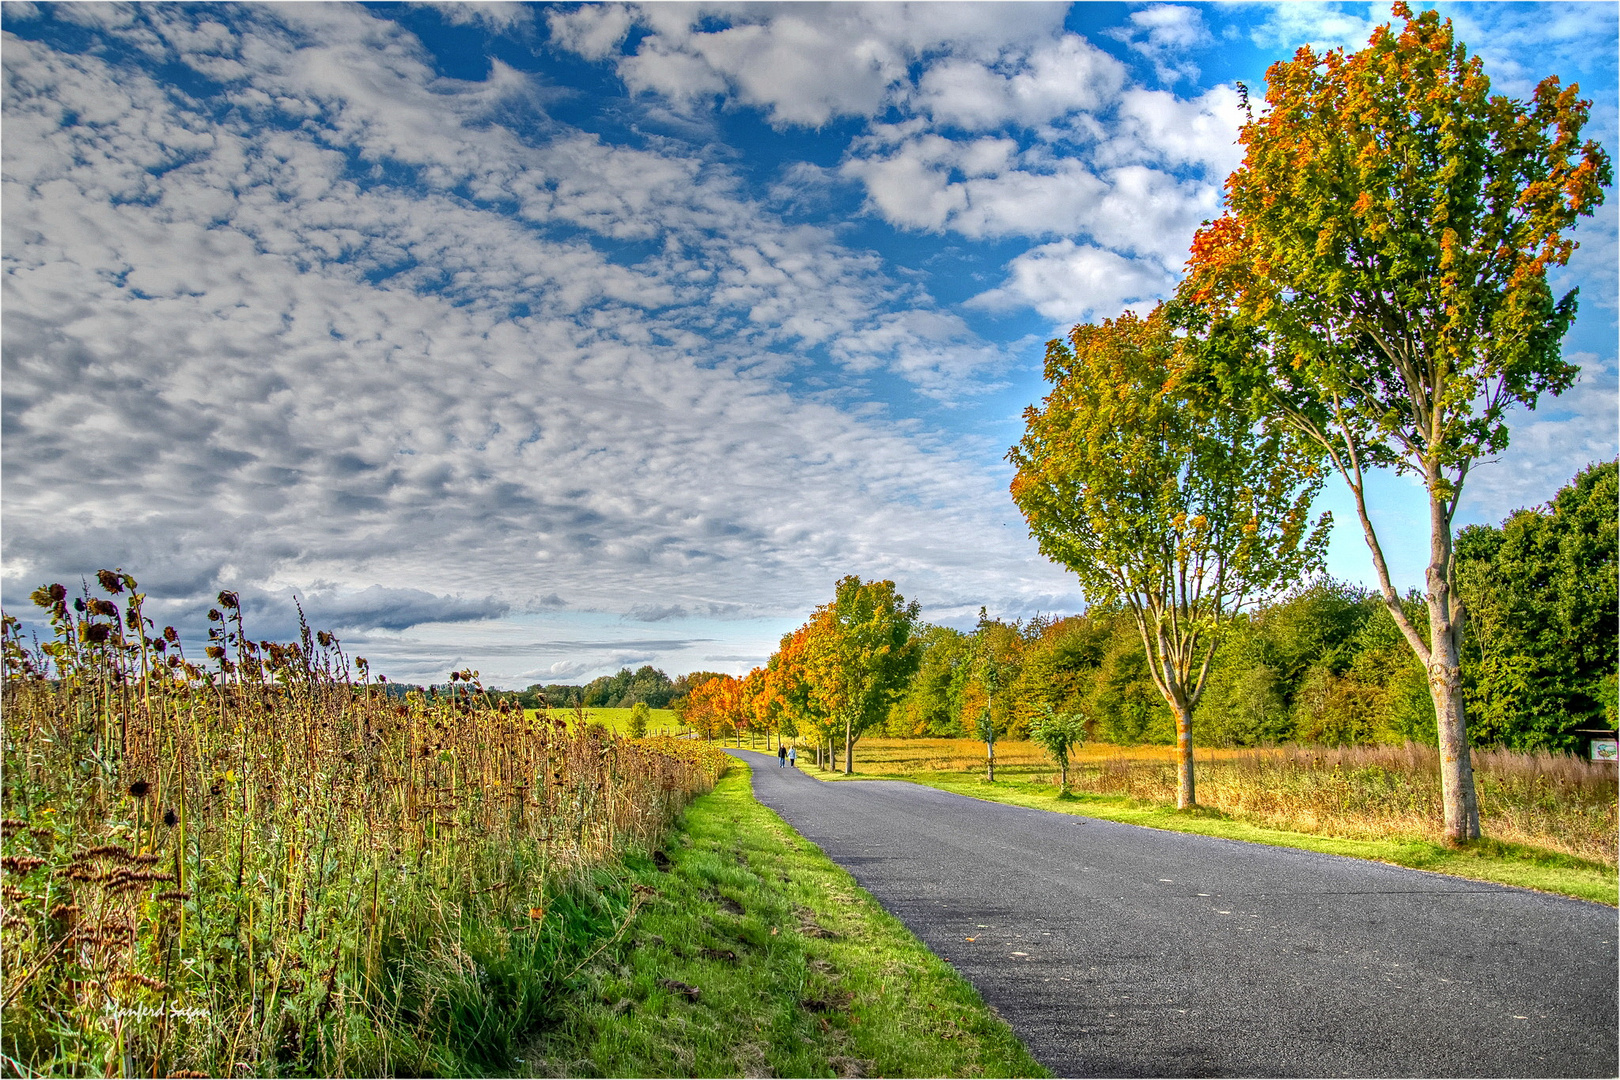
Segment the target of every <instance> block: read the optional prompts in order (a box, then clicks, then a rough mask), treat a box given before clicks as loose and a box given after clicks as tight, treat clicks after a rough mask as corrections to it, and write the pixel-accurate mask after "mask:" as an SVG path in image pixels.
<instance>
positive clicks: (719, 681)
mask: <svg viewBox="0 0 1620 1080" xmlns="http://www.w3.org/2000/svg"><path fill="white" fill-rule="evenodd" d="M736 704H737V680H736V679H734V678H733V677H731V676H730V675H711V677H710V678H708V679H705V680H704V681H703V682H701V683H698V684H697V685H696V686H694V687H693V688H692V689H691V690H690V691H689V692H688V693H687V695H686V702H685V705H684V707H683V710H682V713H681V720H682V722H683V723H685V724H687V725H688V726H690V727H693V728H696V729H697V730H698V731H700V732H702V733H703V737H704V738H705V739H713V738H714V737H715V736H716V735H720V736H722V737H724V735H725V732H726V729H727V728H728V727H734V726H735V724H736V721H737V716H736Z"/></svg>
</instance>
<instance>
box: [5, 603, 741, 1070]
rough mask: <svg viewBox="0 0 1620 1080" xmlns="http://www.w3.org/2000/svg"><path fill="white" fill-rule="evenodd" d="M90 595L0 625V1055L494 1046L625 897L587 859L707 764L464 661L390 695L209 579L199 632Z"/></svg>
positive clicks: (689, 751) (545, 1010)
mask: <svg viewBox="0 0 1620 1080" xmlns="http://www.w3.org/2000/svg"><path fill="white" fill-rule="evenodd" d="M97 580H98V582H99V584H100V588H101V592H102V593H104V594H105V595H101V596H90V595H88V591H87V592H86V594H85V595H82V596H80V597H78V598H77V599H72V598H70V597H69V595H68V593H67V591H66V590H65V589H63V588H62V587H61V586H59V585H53V586H49V587H47V588H43V589H41V590H39V591H37V592H36V593H35V594H34V600H35V602H36V603H37V604H38V605H39V606H40V607H42V608H44V609H45V610H46V612H47V613H48V617H49V619H50V621H51V624H52V626H53V627H54V631H55V634H54V638H53V639H52V640H50V641H47V642H45V643H43V644H39V645H35V644H34V643H32V642H25V641H23V640H22V639H21V636H20V634H19V624H18V623H17V621H16V620H15V619H14V618H12V617H10V616H7V617H6V618H5V628H4V629H5V633H4V666H5V683H4V691H3V693H4V700H3V705H4V806H3V808H4V822H3V830H4V849H3V859H0V866H3V893H4V930H5V932H4V935H3V939H0V940H3V946H0V948H3V952H0V961H3V965H4V978H3V981H0V986H3V1008H4V1016H3V1021H4V1022H3V1028H0V1055H3V1058H0V1071H4V1072H5V1073H7V1074H12V1075H20V1074H26V1073H30V1072H47V1073H72V1074H80V1073H91V1072H94V1073H100V1074H103V1075H126V1076H133V1075H148V1076H154V1075H155V1076H165V1075H193V1076H202V1075H209V1076H240V1075H324V1076H339V1075H356V1074H359V1075H380V1074H397V1073H414V1074H424V1073H466V1072H469V1071H488V1070H498V1069H502V1068H506V1067H509V1063H510V1057H511V1054H512V1052H513V1048H514V1046H516V1045H517V1043H518V1041H519V1040H521V1039H523V1038H525V1037H527V1033H528V1032H530V1031H532V1030H533V1028H534V1027H535V1026H536V1024H539V1023H542V1022H543V1021H544V1020H545V1018H546V1017H547V1016H548V1015H549V1012H550V1011H551V1010H553V1009H554V1008H556V1007H557V1003H558V995H559V993H560V987H561V986H562V985H563V984H564V983H566V982H567V980H568V979H569V978H571V977H572V976H573V974H574V973H577V972H578V971H579V969H580V967H581V966H582V965H583V964H585V963H586V962H587V961H588V960H589V959H590V953H589V951H588V950H589V948H590V943H591V942H595V941H606V940H611V937H612V935H613V934H614V933H615V932H617V930H618V929H622V927H623V926H624V925H625V924H626V923H628V921H629V920H630V918H631V917H632V916H633V915H634V912H635V908H636V903H637V902H639V897H640V894H636V898H637V899H636V901H633V902H632V903H631V904H630V905H629V907H628V909H626V910H606V909H605V908H604V907H603V903H602V899H601V898H602V895H603V894H602V892H601V891H600V890H596V889H592V888H588V887H586V886H587V884H588V883H589V880H590V877H591V875H592V874H593V873H596V872H599V870H598V868H599V867H600V866H602V865H603V864H604V863H606V862H607V861H608V860H610V859H612V858H613V857H614V856H615V855H616V854H617V853H620V852H623V851H625V850H628V849H633V848H637V847H645V846H648V845H649V844H650V843H651V842H653V841H655V840H656V839H657V837H658V836H659V835H661V834H662V833H663V831H664V830H665V829H666V828H667V827H668V825H669V824H670V822H671V821H672V820H673V819H674V818H675V815H676V814H677V813H679V811H680V810H681V808H682V807H683V806H684V805H685V804H686V802H687V801H688V800H689V799H691V798H692V797H693V796H694V795H696V794H700V793H702V792H705V791H708V790H710V789H711V788H712V787H713V785H714V782H715V780H716V779H717V777H718V776H719V775H720V773H721V772H723V771H724V769H725V760H726V759H725V758H724V755H723V754H721V753H720V751H718V750H717V749H715V748H713V747H710V746H708V745H706V744H703V743H700V742H694V741H691V740H674V739H643V740H627V739H619V738H615V737H612V736H611V735H608V736H606V737H604V736H603V733H602V732H601V731H600V729H598V730H596V731H580V730H572V729H570V727H569V726H568V725H567V724H566V723H565V722H563V721H562V720H561V719H558V718H551V717H536V716H534V715H533V714H532V713H530V714H526V713H525V712H524V711H523V710H521V709H519V708H516V707H509V706H502V705H499V704H496V703H495V702H494V701H493V699H492V698H491V697H490V696H489V695H486V694H485V693H484V691H483V689H482V687H481V686H480V684H479V682H478V680H477V678H476V675H475V674H474V673H472V672H458V673H456V674H455V675H453V676H452V677H451V684H450V690H449V692H448V693H430V694H425V695H424V694H421V693H416V692H412V693H410V694H407V695H397V694H395V693H391V692H389V689H390V688H388V687H387V686H386V684H385V683H384V682H383V680H373V679H371V678H370V676H369V673H368V670H367V665H366V662H365V661H364V660H363V659H360V658H350V657H348V656H347V655H345V653H344V651H343V649H342V647H341V645H340V643H339V642H338V641H337V640H336V639H334V638H332V637H331V636H330V635H328V634H326V633H324V632H323V633H312V632H311V631H310V630H309V628H308V627H307V626H306V627H304V628H303V631H302V633H301V635H300V637H299V639H298V640H296V641H292V642H286V643H278V642H270V641H255V640H254V639H253V638H252V637H251V636H250V635H249V633H248V630H247V627H246V626H245V625H244V620H243V617H242V612H241V608H240V605H239V604H238V602H237V598H236V597H235V596H234V595H233V594H231V593H228V592H227V593H221V594H220V596H219V606H218V608H216V609H214V610H213V611H211V612H210V613H209V618H210V621H211V625H212V626H213V628H214V629H213V630H212V631H211V635H210V636H211V643H210V644H209V646H208V647H207V654H208V655H207V658H206V660H201V659H198V660H193V659H192V658H190V657H187V656H186V655H185V653H184V650H183V648H182V646H181V643H180V639H179V635H178V634H176V633H175V632H174V631H173V630H172V629H168V628H166V629H164V630H163V631H161V632H159V631H157V629H156V628H155V627H154V626H153V624H152V623H151V622H150V621H149V620H147V619H146V618H145V617H144V616H143V615H142V613H141V605H142V600H143V597H142V594H140V593H139V592H137V591H136V583H135V582H134V580H133V579H131V578H130V577H129V576H128V575H124V574H121V573H116V572H109V571H102V572H101V573H100V574H99V575H98V576H97Z"/></svg>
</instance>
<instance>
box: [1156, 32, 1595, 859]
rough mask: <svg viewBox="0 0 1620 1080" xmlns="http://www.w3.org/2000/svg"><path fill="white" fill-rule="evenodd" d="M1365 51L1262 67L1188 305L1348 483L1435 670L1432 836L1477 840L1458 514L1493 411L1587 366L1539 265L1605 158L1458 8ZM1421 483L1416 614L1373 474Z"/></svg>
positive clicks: (1394, 603) (1391, 593) (1562, 95)
mask: <svg viewBox="0 0 1620 1080" xmlns="http://www.w3.org/2000/svg"><path fill="white" fill-rule="evenodd" d="M1394 13H1395V15H1396V16H1398V17H1399V18H1400V19H1402V20H1404V26H1403V27H1402V28H1401V29H1399V30H1395V29H1393V28H1392V27H1391V26H1384V27H1380V28H1379V29H1378V30H1376V31H1375V32H1374V33H1373V35H1372V38H1371V40H1370V41H1369V43H1368V45H1367V46H1366V48H1364V49H1361V50H1360V51H1357V52H1354V53H1346V52H1345V51H1343V50H1335V51H1330V52H1325V53H1317V52H1313V51H1312V50H1311V49H1309V48H1302V49H1300V50H1299V52H1298V53H1297V54H1296V55H1295V57H1294V59H1293V60H1291V61H1288V62H1283V63H1277V64H1274V65H1272V67H1271V68H1270V70H1269V71H1268V72H1267V74H1266V107H1265V108H1264V110H1262V111H1261V112H1260V113H1259V114H1258V115H1254V114H1252V113H1251V115H1250V116H1249V118H1248V121H1247V123H1245V125H1244V126H1243V129H1242V134H1241V137H1240V138H1241V142H1242V144H1243V146H1244V149H1245V157H1244V161H1243V164H1242V166H1241V167H1240V168H1239V169H1238V170H1237V171H1236V172H1235V173H1233V174H1232V176H1231V177H1230V178H1229V179H1228V181H1227V211H1226V213H1225V215H1224V216H1223V217H1221V218H1220V219H1219V220H1217V221H1215V222H1213V223H1212V224H1210V225H1207V226H1206V227H1205V228H1204V229H1203V230H1202V231H1201V232H1200V233H1199V234H1198V237H1197V239H1196V240H1195V242H1194V245H1193V250H1192V256H1191V259H1190V261H1189V264H1188V275H1187V278H1186V279H1185V281H1184V283H1183V287H1182V290H1181V293H1180V297H1179V299H1180V300H1181V301H1182V302H1183V303H1186V304H1188V305H1189V306H1192V307H1195V308H1196V309H1199V310H1201V311H1202V312H1203V313H1204V315H1205V316H1206V317H1207V318H1208V320H1209V324H1208V325H1209V326H1210V327H1211V328H1212V330H1213V331H1214V332H1215V333H1217V334H1219V333H1223V332H1224V333H1229V334H1231V335H1233V336H1234V338H1235V339H1237V340H1239V341H1241V342H1242V344H1243V345H1244V348H1242V349H1241V350H1227V353H1228V355H1230V354H1232V353H1234V352H1236V353H1241V355H1243V357H1244V358H1245V359H1244V360H1243V361H1242V362H1240V363H1237V364H1234V365H1232V367H1231V368H1229V369H1228V370H1227V372H1226V374H1227V376H1228V377H1229V378H1230V379H1231V380H1232V381H1233V382H1234V383H1235V384H1237V385H1238V386H1239V387H1240V388H1241V389H1242V390H1243V391H1244V392H1246V393H1249V394H1252V395H1254V396H1255V397H1256V398H1257V399H1258V400H1261V401H1263V402H1264V403H1265V405H1266V407H1267V408H1268V410H1269V411H1270V412H1271V413H1272V415H1274V416H1275V417H1278V418H1281V419H1283V420H1286V421H1287V422H1288V423H1290V424H1292V425H1293V426H1294V427H1295V428H1296V429H1297V430H1299V431H1300V432H1302V433H1304V434H1305V435H1307V436H1308V437H1309V438H1311V439H1313V440H1315V441H1316V442H1317V443H1318V444H1319V445H1320V446H1321V447H1322V448H1323V450H1324V451H1325V452H1326V453H1327V454H1328V455H1329V457H1330V458H1331V460H1332V462H1333V464H1334V466H1335V467H1336V468H1337V470H1338V472H1339V474H1340V475H1341V476H1342V477H1343V478H1344V480H1345V482H1346V483H1347V484H1348V485H1349V488H1350V491H1351V494H1352V495H1353V497H1354V500H1355V505H1356V510H1357V514H1358V516H1359V518H1360V521H1361V526H1362V530H1363V532H1364V534H1365V536H1366V540H1367V544H1368V547H1369V548H1370V549H1371V553H1372V561H1373V566H1374V569H1375V571H1376V573H1377V576H1378V582H1379V586H1380V588H1381V590H1382V593H1383V597H1384V602H1385V604H1386V605H1387V606H1388V608H1389V612H1390V614H1391V616H1393V618H1394V619H1395V622H1396V624H1397V625H1398V626H1399V627H1400V630H1401V633H1402V635H1403V636H1404V637H1405V639H1406V641H1407V642H1408V644H1409V645H1410V646H1411V648H1412V650H1413V651H1414V652H1415V653H1416V654H1417V656H1418V657H1419V659H1420V660H1421V661H1422V662H1423V664H1424V665H1425V667H1426V668H1427V670H1428V680H1429V687H1430V692H1431V695H1432V697H1433V700H1434V706H1435V713H1436V722H1437V728H1438V737H1439V745H1440V750H1441V759H1442V773H1443V775H1442V781H1443V788H1444V792H1445V827H1446V832H1447V834H1448V836H1450V837H1451V838H1453V839H1456V840H1463V839H1468V838H1471V837H1476V836H1478V835H1479V814H1478V807H1477V803H1476V799H1475V795H1474V784H1473V772H1472V767H1471V763H1470V758H1469V751H1468V733H1467V722H1466V717H1465V715H1464V709H1463V697H1462V687H1461V680H1460V675H1459V636H1460V628H1461V620H1462V617H1463V610H1462V605H1461V601H1460V598H1459V596H1458V592H1457V588H1456V581H1455V572H1454V560H1453V553H1452V521H1453V517H1454V516H1455V514H1456V512H1457V507H1458V502H1459V500H1460V498H1461V496H1462V491H1463V485H1464V482H1465V480H1466V479H1467V477H1468V474H1469V471H1470V469H1471V468H1472V467H1473V466H1474V465H1475V464H1476V463H1477V462H1479V461H1480V460H1481V459H1482V458H1488V457H1489V456H1490V455H1492V454H1495V453H1498V452H1500V451H1501V450H1502V449H1503V448H1504V447H1506V446H1507V443H1508V426H1507V416H1508V413H1509V410H1510V409H1512V408H1513V407H1515V406H1523V407H1526V408H1533V407H1534V406H1535V404H1536V402H1537V399H1538V398H1539V397H1540V395H1542V394H1557V393H1559V392H1561V391H1563V390H1565V389H1567V388H1568V387H1569V386H1570V385H1571V384H1572V383H1573V382H1574V380H1575V377H1576V375H1577V373H1578V369H1577V368H1576V367H1575V366H1574V365H1572V364H1569V363H1567V362H1566V361H1564V360H1563V359H1562V356H1561V353H1560V343H1561V341H1562V339H1563V337H1564V334H1565V332H1566V331H1567V330H1568V328H1569V326H1570V323H1571V321H1572V320H1573V319H1574V317H1575V307H1576V297H1575V293H1574V291H1571V292H1569V293H1567V294H1565V295H1564V296H1562V297H1559V298H1555V297H1554V295H1553V291H1552V289H1551V287H1550V285H1549V282H1548V271H1549V269H1551V268H1553V267H1557V266H1561V265H1563V264H1564V263H1566V262H1567V261H1568V259H1569V256H1570V253H1571V251H1572V250H1573V248H1574V246H1575V243H1574V240H1573V239H1572V238H1571V237H1570V235H1569V232H1570V229H1571V228H1572V226H1574V225H1575V223H1576V222H1577V220H1578V219H1579V218H1580V217H1582V216H1583V215H1589V214H1591V213H1592V212H1593V210H1594V209H1595V208H1596V207H1597V206H1598V205H1599V204H1600V203H1601V201H1602V199H1603V188H1604V187H1606V186H1607V185H1608V184H1609V182H1610V165H1609V160H1608V157H1607V156H1606V154H1605V153H1604V151H1603V150H1602V148H1601V147H1599V146H1598V145H1597V144H1596V143H1595V142H1593V141H1590V140H1588V141H1585V142H1583V141H1582V140H1581V130H1582V128H1583V126H1584V125H1585V123H1586V120H1587V113H1588V109H1589V106H1590V103H1589V102H1587V101H1583V100H1581V98H1580V97H1579V94H1578V87H1576V86H1575V85H1570V86H1567V87H1566V86H1562V85H1560V82H1559V80H1558V79H1557V78H1556V77H1549V78H1547V79H1546V80H1544V81H1543V82H1541V84H1540V85H1538V86H1537V87H1536V88H1535V91H1534V93H1533V94H1531V95H1530V97H1529V98H1528V99H1527V100H1523V101H1520V100H1515V99H1512V98H1509V97H1505V96H1502V95H1493V94H1492V93H1491V92H1490V80H1489V79H1488V78H1487V77H1486V75H1485V72H1484V69H1483V66H1482V64H1481V62H1480V60H1479V58H1478V57H1477V56H1470V55H1469V53H1468V51H1467V49H1466V47H1465V46H1464V45H1462V44H1461V43H1459V42H1457V41H1456V40H1455V37H1454V34H1453V29H1452V25H1451V22H1450V20H1441V19H1440V18H1439V16H1438V15H1437V14H1436V13H1435V12H1433V11H1425V12H1421V13H1419V14H1416V15H1414V14H1413V12H1412V11H1411V9H1410V8H1408V7H1407V6H1406V5H1405V4H1404V3H1397V4H1396V5H1395V6H1394ZM1389 468H1392V469H1394V470H1396V471H1397V472H1401V473H1407V474H1410V475H1413V476H1415V477H1417V478H1418V479H1419V480H1420V481H1421V482H1422V484H1423V485H1424V487H1425V489H1426V491H1427V493H1428V502H1429V534H1430V535H1429V555H1428V569H1427V572H1426V575H1425V578H1426V580H1425V585H1426V588H1425V595H1424V601H1423V602H1424V604H1425V606H1426V608H1427V612H1426V614H1427V620H1426V621H1427V626H1426V627H1425V626H1423V625H1422V624H1423V622H1424V620H1423V619H1421V618H1418V617H1415V616H1416V615H1417V613H1415V612H1412V611H1409V610H1408V609H1407V607H1406V605H1405V604H1403V602H1402V599H1401V596H1400V594H1399V593H1398V591H1397V590H1396V588H1395V586H1394V584H1393V582H1392V581H1391V579H1390V573H1389V568H1388V566H1387V564H1386V560H1385V557H1384V547H1383V544H1382V542H1381V540H1380V537H1379V535H1378V533H1377V530H1376V529H1375V528H1374V525H1373V522H1372V520H1371V518H1370V517H1369V515H1368V513H1367V507H1366V481H1367V476H1368V473H1369V471H1370V470H1375V469H1389Z"/></svg>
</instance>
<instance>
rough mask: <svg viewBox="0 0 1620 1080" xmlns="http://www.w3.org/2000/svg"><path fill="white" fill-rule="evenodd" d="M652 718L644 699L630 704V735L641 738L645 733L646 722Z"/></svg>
mask: <svg viewBox="0 0 1620 1080" xmlns="http://www.w3.org/2000/svg"><path fill="white" fill-rule="evenodd" d="M651 720H652V709H650V708H648V706H647V703H646V702H645V701H638V702H636V703H635V704H634V705H632V706H630V737H631V738H633V739H640V738H643V737H644V736H645V735H646V734H647V724H648V723H649V722H651Z"/></svg>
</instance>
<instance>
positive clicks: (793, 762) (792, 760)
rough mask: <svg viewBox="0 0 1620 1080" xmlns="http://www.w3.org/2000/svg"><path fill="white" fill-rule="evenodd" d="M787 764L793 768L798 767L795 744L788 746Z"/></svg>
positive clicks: (797, 753) (797, 751)
mask: <svg viewBox="0 0 1620 1080" xmlns="http://www.w3.org/2000/svg"><path fill="white" fill-rule="evenodd" d="M788 765H789V766H790V767H792V768H795V769H797V768H798V767H799V748H798V747H797V746H790V747H788Z"/></svg>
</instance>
